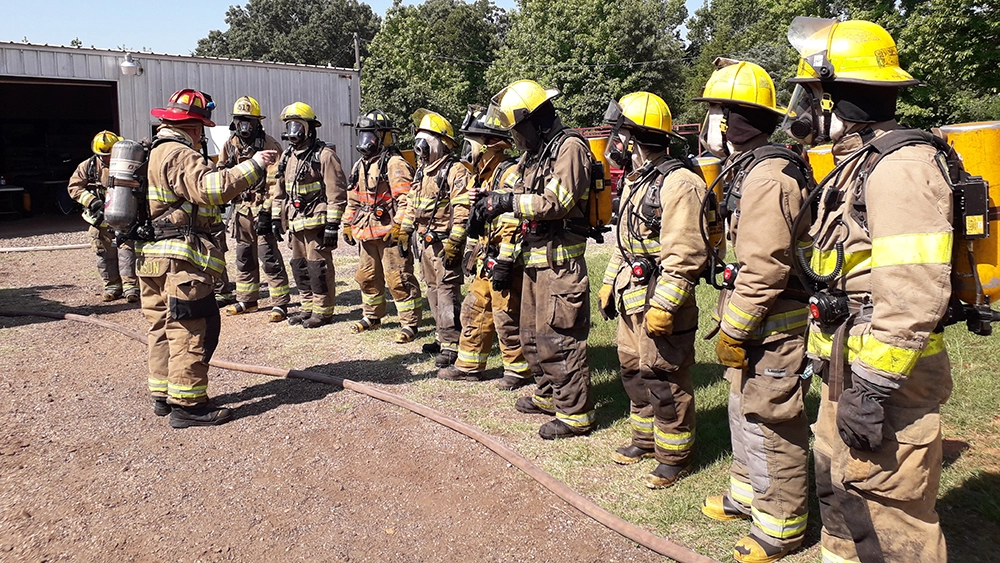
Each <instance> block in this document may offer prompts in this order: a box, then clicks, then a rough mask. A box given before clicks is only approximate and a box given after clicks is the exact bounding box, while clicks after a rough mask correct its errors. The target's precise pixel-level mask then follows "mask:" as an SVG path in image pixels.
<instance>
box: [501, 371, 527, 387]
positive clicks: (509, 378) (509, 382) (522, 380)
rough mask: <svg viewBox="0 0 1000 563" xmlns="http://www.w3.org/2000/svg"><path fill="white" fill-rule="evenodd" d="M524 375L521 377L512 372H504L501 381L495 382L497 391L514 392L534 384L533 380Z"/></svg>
mask: <svg viewBox="0 0 1000 563" xmlns="http://www.w3.org/2000/svg"><path fill="white" fill-rule="evenodd" d="M524 375H525V376H524V377H521V376H520V375H519V374H516V373H514V372H512V371H505V372H504V374H503V379H501V380H500V381H498V382H497V389H499V390H501V391H514V390H516V389H520V388H521V387H524V386H525V385H530V384H532V383H534V382H535V380H534V378H532V377H531V376H530V375H529V374H524Z"/></svg>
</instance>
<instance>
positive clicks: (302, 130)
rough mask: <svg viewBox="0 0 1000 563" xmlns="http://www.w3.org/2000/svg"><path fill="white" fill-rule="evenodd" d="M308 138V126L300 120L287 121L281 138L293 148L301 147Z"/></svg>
mask: <svg viewBox="0 0 1000 563" xmlns="http://www.w3.org/2000/svg"><path fill="white" fill-rule="evenodd" d="M308 137H309V125H308V124H307V123H306V122H305V121H303V120H301V119H289V120H288V121H286V122H285V132H284V134H282V135H281V138H282V139H283V140H285V141H288V142H289V143H291V144H292V146H294V147H301V146H302V145H303V144H305V142H306V139H307V138H308Z"/></svg>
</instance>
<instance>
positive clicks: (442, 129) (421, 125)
mask: <svg viewBox="0 0 1000 563" xmlns="http://www.w3.org/2000/svg"><path fill="white" fill-rule="evenodd" d="M410 117H411V118H413V127H414V132H417V131H427V132H428V133H434V134H435V135H439V136H441V137H444V140H445V142H446V143H447V144H448V146H449V147H451V148H455V147H456V146H457V145H458V141H456V140H455V130H454V129H452V127H451V123H449V122H448V120H447V119H445V118H444V116H443V115H441V114H440V113H437V112H433V111H431V110H429V109H424V108H420V109H418V110H417V111H415V112H413V115H411V116H410Z"/></svg>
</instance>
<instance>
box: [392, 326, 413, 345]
mask: <svg viewBox="0 0 1000 563" xmlns="http://www.w3.org/2000/svg"><path fill="white" fill-rule="evenodd" d="M416 338H417V327H415V326H404V327H403V328H401V329H399V334H397V335H396V341H395V342H396V344H406V343H408V342H413V341H414V339H416Z"/></svg>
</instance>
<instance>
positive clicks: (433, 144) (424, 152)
mask: <svg viewBox="0 0 1000 563" xmlns="http://www.w3.org/2000/svg"><path fill="white" fill-rule="evenodd" d="M446 149H447V148H446V147H445V144H444V141H442V140H441V139H439V138H438V137H437V136H436V135H434V134H432V133H428V132H426V131H420V132H418V133H417V136H416V138H415V139H414V141H413V152H414V153H416V155H417V157H418V158H420V160H421V161H423V162H424V163H426V164H430V163H432V162H437V160H438V159H439V158H441V156H442V155H444V153H445V150H446Z"/></svg>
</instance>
